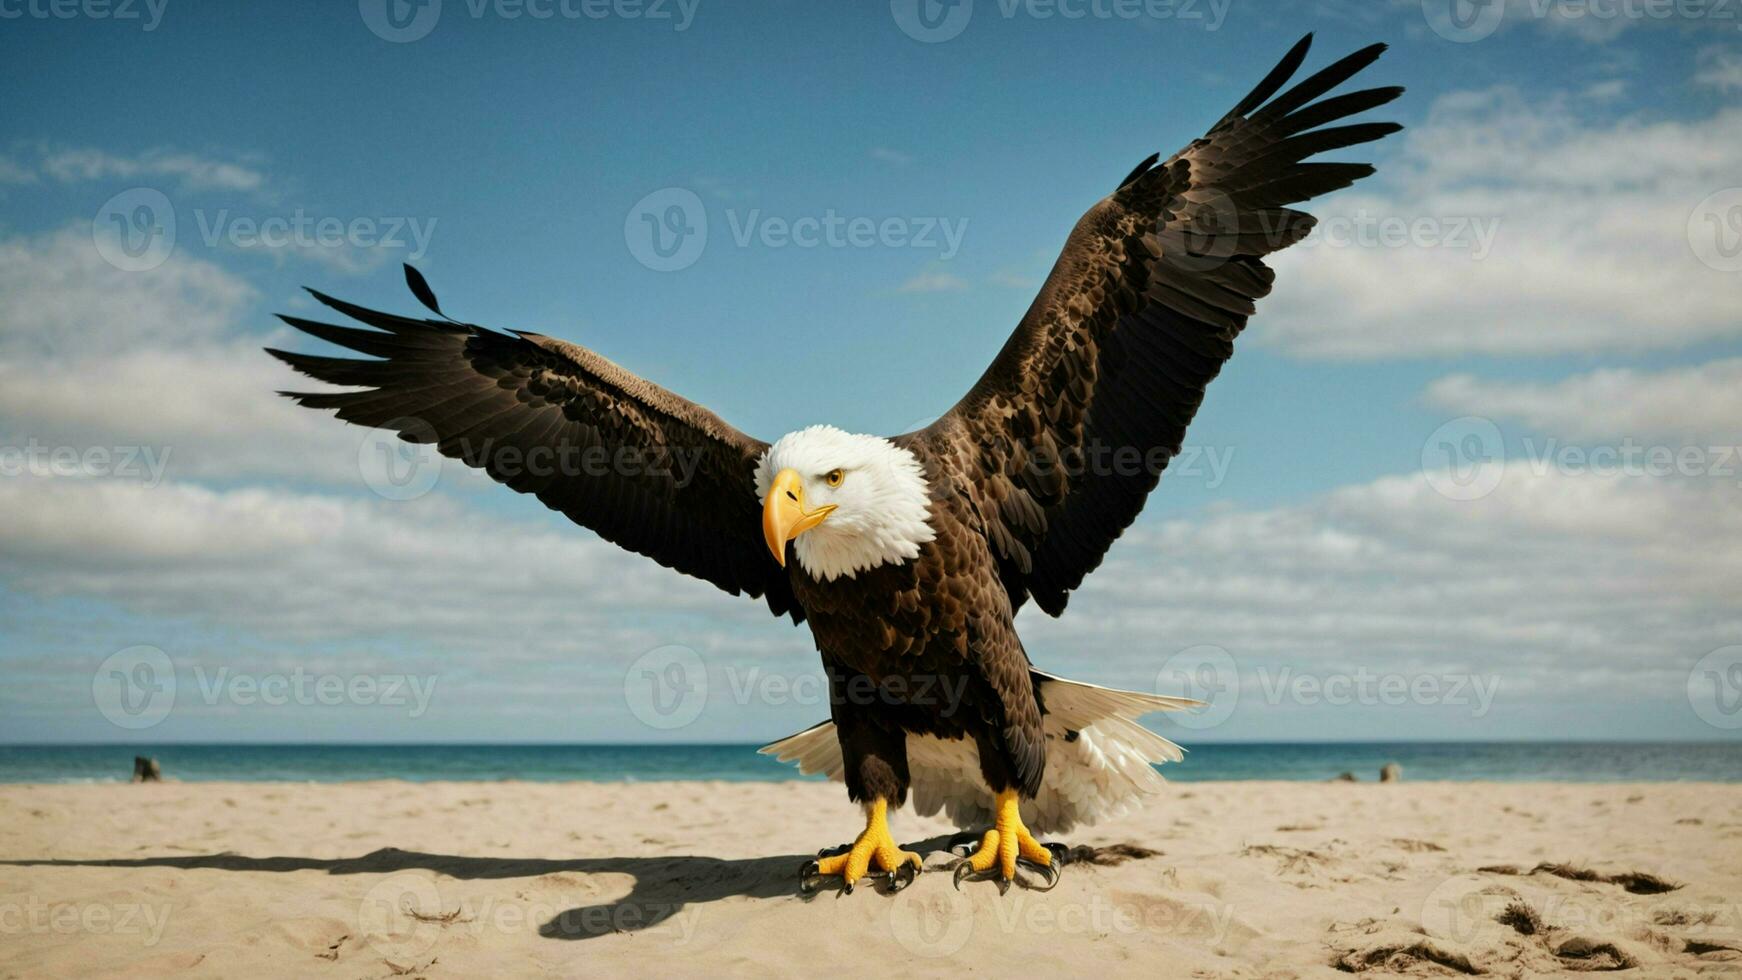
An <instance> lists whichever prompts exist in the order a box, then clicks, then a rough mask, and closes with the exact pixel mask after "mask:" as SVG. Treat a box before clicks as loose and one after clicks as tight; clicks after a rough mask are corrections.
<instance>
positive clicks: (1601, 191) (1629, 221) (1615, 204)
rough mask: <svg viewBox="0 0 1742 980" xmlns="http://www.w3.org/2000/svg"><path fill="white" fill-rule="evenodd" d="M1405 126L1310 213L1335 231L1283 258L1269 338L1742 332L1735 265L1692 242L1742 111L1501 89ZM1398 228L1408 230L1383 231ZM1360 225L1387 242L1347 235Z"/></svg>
mask: <svg viewBox="0 0 1742 980" xmlns="http://www.w3.org/2000/svg"><path fill="white" fill-rule="evenodd" d="M1401 135H1402V141H1401V143H1400V144H1399V145H1398V147H1397V150H1398V152H1397V153H1396V154H1395V155H1394V156H1392V157H1391V158H1390V159H1389V160H1384V161H1383V162H1382V164H1381V176H1382V178H1383V182H1381V183H1373V184H1371V185H1368V184H1363V185H1358V186H1357V187H1356V188H1354V189H1351V191H1349V192H1345V193H1343V194H1340V195H1338V196H1337V197H1336V198H1334V199H1333V200H1332V201H1331V202H1330V203H1329V204H1327V205H1325V206H1322V207H1318V208H1316V209H1315V211H1316V213H1318V214H1319V215H1320V216H1321V218H1322V219H1323V224H1322V228H1324V229H1326V230H1327V231H1328V232H1330V234H1329V235H1321V234H1320V233H1318V232H1315V237H1313V238H1309V239H1308V241H1307V242H1304V243H1302V245H1300V246H1297V247H1295V248H1292V249H1289V250H1287V251H1285V252H1283V253H1282V254H1280V255H1278V256H1276V258H1275V260H1274V264H1275V266H1276V268H1277V288H1276V293H1275V295H1274V296H1272V297H1271V298H1270V299H1269V300H1268V301H1267V302H1266V303H1264V304H1263V305H1262V308H1261V312H1260V315H1259V317H1258V319H1257V321H1256V322H1255V325H1254V328H1255V330H1256V331H1257V333H1258V336H1259V337H1260V338H1261V341H1262V342H1263V343H1265V344H1268V345H1271V346H1275V347H1279V348H1282V349H1285V350H1288V351H1290V352H1293V353H1296V354H1300V355H1303V356H1309V357H1323V358H1341V359H1367V358H1381V357H1423V356H1444V355H1454V354H1464V353H1472V352H1474V353H1485V354H1552V353H1564V352H1588V351H1600V350H1620V351H1637V350H1643V349H1649V348H1671V347H1678V346H1682V345H1687V344H1692V343H1696V342H1701V341H1709V340H1714V339H1719V338H1727V337H1735V336H1738V335H1739V334H1742V319H1739V318H1738V317H1737V316H1736V315H1735V302H1734V293H1735V283H1734V276H1731V275H1727V274H1725V273H1722V272H1719V271H1717V270H1715V269H1713V268H1710V267H1708V266H1706V265H1704V264H1702V263H1701V262H1700V261H1699V260H1698V259H1696V258H1695V256H1694V253H1693V251H1692V247H1691V244H1690V241H1689V237H1688V227H1689V221H1690V217H1691V216H1692V215H1693V213H1694V211H1695V209H1696V208H1697V207H1698V206H1699V205H1700V203H1701V201H1702V200H1704V199H1706V198H1707V197H1708V196H1709V195H1711V194H1712V193H1713V192H1714V191H1717V190H1719V189H1722V188H1725V187H1730V186H1734V184H1735V182H1736V174H1738V173H1742V109H1734V108H1727V109H1724V110H1722V111H1720V112H1718V113H1717V114H1716V115H1714V116H1711V117H1709V118H1706V119H1699V120H1692V121H1687V122H1679V121H1648V120H1643V119H1637V118H1628V119H1623V120H1620V121H1618V122H1613V123H1604V124H1590V123H1587V122H1585V121H1584V120H1582V119H1580V118H1579V117H1578V116H1577V115H1575V114H1574V113H1573V112H1572V111H1571V110H1570V109H1569V107H1568V103H1567V101H1566V100H1565V99H1558V98H1543V97H1531V98H1527V97H1525V96H1524V95H1523V94H1522V93H1520V92H1518V91H1516V90H1513V89H1509V88H1495V89H1490V90H1487V91H1482V92H1463V93H1454V94H1451V95H1447V96H1445V97H1443V98H1441V99H1440V100H1439V101H1438V102H1436V103H1435V105H1434V107H1433V109H1432V111H1431V112H1430V114H1429V117H1428V119H1427V121H1426V122H1425V123H1423V124H1422V125H1421V126H1419V127H1417V128H1415V129H1412V130H1410V131H1407V132H1406V133H1404V134H1401ZM1379 179H1380V178H1374V179H1373V180H1379ZM1387 228H1389V229H1391V230H1392V231H1402V232H1403V235H1402V236H1401V237H1399V238H1397V239H1395V240H1394V241H1392V242H1390V243H1385V242H1384V240H1383V239H1382V238H1379V237H1377V235H1378V232H1382V231H1384V230H1385V229H1387ZM1481 232H1489V233H1491V234H1492V242H1491V247H1487V248H1486V249H1484V247H1483V242H1482V236H1481V234H1479V233H1481ZM1363 233H1365V234H1366V235H1367V236H1368V237H1369V240H1372V241H1377V242H1380V244H1371V245H1366V244H1363V245H1361V246H1360V247H1337V246H1341V245H1345V243H1347V242H1349V241H1357V242H1360V241H1362V239H1361V238H1357V237H1355V236H1359V235H1362V234H1363ZM1478 256H1480V257H1478ZM1404 284H1407V288H1405V286H1404Z"/></svg>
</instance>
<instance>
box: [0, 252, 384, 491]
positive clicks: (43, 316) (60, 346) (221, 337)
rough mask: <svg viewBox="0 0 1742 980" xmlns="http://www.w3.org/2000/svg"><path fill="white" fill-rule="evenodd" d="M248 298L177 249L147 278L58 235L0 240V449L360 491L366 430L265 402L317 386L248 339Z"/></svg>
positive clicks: (214, 269)
mask: <svg viewBox="0 0 1742 980" xmlns="http://www.w3.org/2000/svg"><path fill="white" fill-rule="evenodd" d="M258 300H259V296H258V294H257V293H256V292H255V290H254V289H253V287H251V286H249V285H248V284H247V283H246V282H244V281H243V280H241V279H239V278H237V277H236V276H234V275H232V274H230V273H229V272H226V271H225V270H223V269H222V268H220V267H218V266H217V265H214V264H212V263H210V262H206V261H204V260H201V259H195V258H191V257H189V256H187V255H186V254H185V253H181V252H178V253H177V254H175V255H172V256H171V257H170V258H169V260H168V261H166V262H165V263H164V264H163V265H161V266H159V267H157V268H155V269H152V270H149V271H146V272H124V271H122V270H120V269H117V268H115V267H114V266H111V265H110V264H108V263H107V262H105V261H104V260H103V258H102V257H101V256H100V255H99V254H98V253H97V250H96V248H95V247H94V245H93V244H92V241H91V238H90V236H89V234H88V233H87V234H81V233H80V232H79V231H78V230H77V229H66V230H62V231H58V232H53V233H49V234H46V235H42V236H36V237H18V238H11V239H6V240H3V241H0V322H3V323H5V324H6V330H5V332H4V334H0V420H3V421H0V445H4V446H6V447H8V448H11V449H13V450H15V451H22V450H25V449H27V448H29V447H30V446H31V445H32V444H35V445H36V446H38V447H41V448H42V449H44V450H53V449H55V448H58V447H68V448H69V449H70V450H72V451H75V452H79V453H83V452H84V451H86V450H88V449H92V448H94V447H98V448H116V447H149V448H150V450H151V452H153V453H155V454H157V455H158V456H160V457H167V463H168V470H167V472H168V475H169V476H170V477H171V478H178V477H179V478H186V477H258V476H262V475H277V476H288V477H294V478H299V479H307V480H319V481H324V482H339V483H345V484H349V485H352V486H358V485H360V483H359V476H358V470H357V452H358V447H359V445H360V443H361V441H362V438H363V430H360V429H357V428H355V427H351V426H345V425H341V424H339V423H337V422H335V421H334V420H332V419H331V418H327V417H324V416H322V415H318V414H316V413H314V412H310V411H308V410H307V409H303V408H298V407H297V406H295V405H293V404H291V403H290V402H289V401H288V400H287V399H284V398H280V397H278V396H277V395H276V394H274V392H275V391H277V390H279V389H283V388H292V389H296V390H311V389H319V388H320V387H321V386H320V385H316V384H313V383H311V382H309V381H308V380H307V379H303V378H300V377H299V376H298V375H296V374H295V373H294V372H292V371H290V370H289V369H288V368H286V367H285V366H284V365H282V364H279V363H278V362H277V361H274V360H273V359H272V358H271V357H269V356H268V355H267V354H266V353H265V352H264V351H263V350H261V347H262V345H263V344H264V343H266V342H267V341H269V340H272V339H274V338H276V339H277V340H278V341H279V342H281V343H282V342H288V341H289V335H290V334H291V331H290V330H289V328H282V329H281V330H280V331H278V332H276V333H265V332H261V331H250V330H247V329H244V328H243V326H242V324H243V321H244V319H245V317H248V316H258V317H259V318H260V320H261V323H262V325H263V326H264V325H265V324H268V323H271V322H272V321H271V320H270V319H269V318H268V317H267V315H266V313H265V312H263V311H260V312H257V309H258Z"/></svg>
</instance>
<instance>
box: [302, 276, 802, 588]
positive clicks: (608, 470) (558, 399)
mask: <svg viewBox="0 0 1742 980" xmlns="http://www.w3.org/2000/svg"><path fill="white" fill-rule="evenodd" d="M424 291H425V292H427V286H426V287H425V290H424ZM311 292H312V290H311ZM313 295H314V297H315V298H316V299H318V300H320V301H321V302H322V303H324V304H325V305H327V306H328V307H330V308H332V309H334V310H336V311H338V312H340V313H342V314H344V315H346V316H348V317H351V318H352V319H354V320H357V321H360V322H362V323H364V324H366V325H368V326H370V327H374V328H376V329H373V330H364V329H358V328H356V327H343V326H335V325H333V324H327V323H318V322H315V321H312V320H305V319H301V318H299V317H290V316H286V317H282V318H281V319H283V320H284V322H286V323H288V324H290V325H291V326H293V327H295V328H297V329H298V330H301V331H303V332H305V333H308V334H312V335H313V336H316V337H319V338H321V339H322V340H327V341H331V342H332V343H335V344H338V345H340V346H343V347H347V348H350V349H351V350H354V351H357V352H359V353H362V354H367V355H371V356H372V358H373V359H367V360H366V359H358V358H342V357H322V356H317V355H313V354H296V353H291V352H288V351H281V350H272V351H270V353H271V354H272V355H273V356H275V357H277V358H278V359H280V360H282V361H284V362H286V363H288V364H289V365H290V366H291V367H293V368H295V369H297V370H298V371H300V372H302V373H303V374H306V375H308V376H309V377H311V378H315V379H317V380H320V381H325V382H328V383H331V384H336V385H346V386H353V387H361V388H363V389H365V390H362V391H346V392H334V393H298V392H283V394H286V395H288V396H290V397H291V398H294V399H295V400H296V401H297V402H298V403H299V404H302V405H306V406H308V407H310V408H317V409H333V410H335V411H336V412H337V414H338V416H339V418H342V419H344V420H346V421H348V422H355V423H357V424H359V425H366V426H371V427H376V428H388V429H392V430H394V431H397V432H399V433H400V437H401V438H403V439H406V440H407V441H410V442H433V443H435V445H436V448H437V449H438V450H439V451H440V452H441V453H442V454H443V455H445V456H449V457H452V458H455V459H459V460H462V461H464V462H465V463H466V464H467V465H470V466H475V467H479V468H481V469H483V470H484V471H485V472H486V473H488V474H490V476H491V477H492V478H494V479H495V480H497V481H498V482H500V483H503V484H506V485H507V486H509V487H510V488H512V489H514V490H517V491H519V492H521V493H530V494H533V495H534V496H536V497H538V499H539V500H541V501H543V502H544V503H545V505H546V506H548V507H550V508H551V509H553V510H557V511H561V512H562V513H563V514H564V515H566V516H567V517H568V518H569V519H570V520H572V521H574V522H575V523H576V524H579V525H581V526H583V527H587V528H591V529H592V530H594V531H596V532H598V534H599V536H600V537H603V538H605V539H606V540H607V541H611V542H614V543H616V544H618V545H621V546H622V547H624V548H627V549H629V550H630V551H634V552H637V553H640V554H643V555H646V556H648V557H649V558H652V559H653V560H655V561H657V562H659V563H660V564H661V565H665V566H667V567H669V568H674V569H676V570H678V571H680V572H683V573H685V574H687V575H693V576H695V577H697V578H700V579H705V580H707V581H709V582H712V583H714V584H715V585H717V586H719V587H720V588H722V589H725V590H726V591H728V592H731V593H732V594H734V595H737V594H739V593H749V594H750V595H751V596H762V597H765V598H766V599H767V601H768V607H769V608H770V609H771V610H773V612H774V613H775V614H776V615H781V614H788V613H789V614H791V615H792V617H793V619H794V621H795V622H796V621H800V620H802V619H803V610H801V609H800V608H799V606H798V604H797V603H796V602H795V601H794V600H793V597H792V590H791V586H790V584H789V580H788V578H787V576H786V574H785V572H784V570H783V569H781V568H780V566H779V565H777V564H776V563H775V561H774V559H773V558H772V557H771V556H770V555H769V554H768V551H767V548H766V546H764V544H763V543H762V532H761V526H762V525H761V511H760V507H759V506H758V505H757V502H756V488H755V465H756V460H757V457H759V456H760V455H761V454H762V452H763V450H765V449H766V448H767V445H766V444H765V443H763V442H760V441H758V440H756V439H752V438H751V437H749V436H747V435H745V434H744V433H742V432H739V431H738V430H737V429H735V428H733V427H732V426H730V425H727V424H726V423H725V422H724V421H722V420H721V419H720V418H719V417H718V416H716V415H715V414H714V413H712V412H710V411H708V410H707V409H705V408H702V407H701V406H699V405H696V404H695V403H693V402H690V401H687V400H685V399H683V398H680V397H679V396H677V395H675V394H672V393H671V392H669V391H667V390H665V389H664V388H661V387H659V386H658V385H655V384H652V383H650V382H648V381H645V380H643V379H641V378H639V377H636V376H635V375H633V374H631V373H629V372H628V371H625V370H623V369H622V368H620V367H618V366H617V365H615V364H613V363H611V362H610V361H608V360H606V359H605V358H603V357H600V356H599V355H597V354H595V353H593V352H592V351H590V350H587V349H586V348H584V347H580V346H577V345H575V344H570V343H565V342H563V341H560V340H553V339H551V338H549V337H542V336H539V335H538V334H532V333H519V332H516V333H515V334H513V335H509V334H503V333H498V332H496V331H494V330H487V329H485V328H483V327H478V326H473V325H470V324H460V323H454V322H451V321H443V320H418V319H410V318H407V317H401V316H394V315H392V314H388V313H378V312H376V311H374V310H369V309H364V308H363V307H360V306H355V305H353V304H350V303H346V302H343V301H341V300H336V299H333V298H332V297H330V296H325V295H322V294H321V293H313ZM432 300H433V296H432V297H431V298H430V299H426V300H425V303H426V305H431V301H432ZM432 308H433V307H432Z"/></svg>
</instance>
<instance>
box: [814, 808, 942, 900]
mask: <svg viewBox="0 0 1742 980" xmlns="http://www.w3.org/2000/svg"><path fill="white" fill-rule="evenodd" d="M924 864H925V861H924V859H922V858H921V857H920V856H919V855H918V854H916V853H914V852H913V851H904V850H902V849H901V847H900V845H898V844H896V843H895V838H894V837H892V836H891V835H890V833H889V803H888V801H887V800H885V799H883V798H882V797H881V796H880V797H877V798H876V799H874V800H872V801H871V802H870V803H868V804H866V806H865V830H864V831H863V832H862V833H860V834H859V836H858V838H857V839H855V840H854V841H853V843H852V844H850V845H848V846H847V847H846V849H845V850H844V851H841V852H840V853H836V854H830V855H828V856H826V857H824V856H821V855H819V856H818V858H817V860H815V861H810V862H807V863H806V864H805V866H804V867H803V868H801V869H799V877H800V882H799V889H800V890H801V891H804V892H811V891H815V890H816V888H817V886H818V885H820V884H821V883H822V881H823V879H825V878H831V877H839V878H840V879H841V883H842V884H841V890H842V891H843V892H847V893H849V894H850V893H851V892H852V891H853V885H854V883H855V882H857V881H858V880H859V879H861V878H863V877H865V875H866V874H867V873H868V872H869V871H870V870H871V868H872V866H874V865H875V866H876V868H877V869H878V870H879V871H882V872H885V873H887V874H888V875H889V885H890V889H891V890H892V891H900V890H901V889H903V888H906V887H907V886H908V885H909V884H910V883H912V881H913V876H914V875H916V874H918V873H919V870H920V868H921V867H923V866H924Z"/></svg>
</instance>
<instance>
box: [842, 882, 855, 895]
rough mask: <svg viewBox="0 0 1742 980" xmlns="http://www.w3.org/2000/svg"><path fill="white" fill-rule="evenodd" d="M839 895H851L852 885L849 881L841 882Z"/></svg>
mask: <svg viewBox="0 0 1742 980" xmlns="http://www.w3.org/2000/svg"><path fill="white" fill-rule="evenodd" d="M841 894H843V895H851V894H853V883H852V882H850V881H842V882H841Z"/></svg>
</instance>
